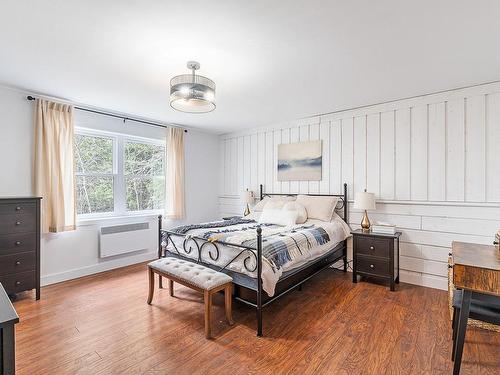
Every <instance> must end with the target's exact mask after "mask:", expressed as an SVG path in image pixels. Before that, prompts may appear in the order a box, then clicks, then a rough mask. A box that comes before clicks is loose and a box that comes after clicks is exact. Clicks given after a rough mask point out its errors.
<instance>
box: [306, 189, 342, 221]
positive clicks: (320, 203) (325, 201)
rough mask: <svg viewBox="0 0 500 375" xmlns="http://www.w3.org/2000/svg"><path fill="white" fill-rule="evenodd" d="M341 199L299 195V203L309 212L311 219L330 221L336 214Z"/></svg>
mask: <svg viewBox="0 0 500 375" xmlns="http://www.w3.org/2000/svg"><path fill="white" fill-rule="evenodd" d="M338 200H339V198H338V197H329V196H314V195H302V194H300V195H298V196H297V203H300V204H301V205H303V206H304V207H305V208H306V210H307V217H308V218H309V219H318V220H322V221H330V220H331V219H332V215H333V213H334V212H335V206H337V202H338Z"/></svg>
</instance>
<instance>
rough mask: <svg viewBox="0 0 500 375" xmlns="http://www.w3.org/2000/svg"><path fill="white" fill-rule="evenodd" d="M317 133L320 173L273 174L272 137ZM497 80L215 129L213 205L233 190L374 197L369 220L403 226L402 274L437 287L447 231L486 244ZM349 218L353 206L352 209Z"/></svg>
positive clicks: (493, 217)
mask: <svg viewBox="0 0 500 375" xmlns="http://www.w3.org/2000/svg"><path fill="white" fill-rule="evenodd" d="M316 139H321V140H322V150H323V152H322V155H323V165H322V169H323V170H322V180H321V181H319V182H318V181H300V182H299V181H277V147H278V145H279V144H280V143H289V142H290V143H292V142H299V141H309V140H316ZM499 144H500V84H496V85H484V87H475V88H470V89H463V90H455V91H451V92H448V93H440V94H435V95H429V96H423V97H419V98H415V99H409V100H402V101H400V102H392V103H388V104H384V105H378V106H374V107H366V108H362V109H359V110H352V111H346V112H341V113H335V114H328V115H322V116H317V117H313V118H310V119H302V120H296V121H292V122H290V123H289V124H279V125H276V126H274V127H270V128H265V129H259V130H255V131H249V132H246V133H243V134H241V133H234V134H230V135H223V136H221V143H220V146H221V151H220V155H221V178H220V181H221V189H220V191H221V197H220V200H219V206H220V213H221V214H231V215H236V214H240V213H241V211H242V210H243V208H244V205H243V204H242V202H241V197H240V195H241V190H242V189H243V188H247V187H251V188H252V190H254V191H255V192H258V185H259V184H260V183H263V184H264V185H265V190H266V191H268V192H275V193H288V192H290V193H317V192H319V193H321V194H326V193H329V194H340V193H342V184H343V182H347V183H348V187H349V188H348V194H349V199H350V200H352V199H353V197H354V192H356V191H361V190H362V189H364V188H365V187H366V188H367V189H368V190H369V191H371V192H374V193H375V194H376V195H377V198H378V199H379V200H381V201H379V203H377V210H376V211H375V212H373V213H371V214H370V217H371V218H372V221H380V222H386V223H393V224H395V225H396V226H397V227H398V228H399V229H400V230H401V231H402V232H403V236H402V238H401V241H402V242H401V244H402V251H401V266H402V272H401V280H402V281H407V282H413V283H417V284H420V285H428V286H434V287H440V288H445V287H446V274H445V271H446V261H447V254H448V252H449V251H450V247H451V242H452V241H453V240H459V241H467V242H477V243H484V244H490V243H491V241H492V238H493V234H494V231H495V230H496V229H497V228H499V227H500V173H498V166H499V165H500V152H498V145H499ZM349 211H350V224H351V227H352V228H357V227H358V226H359V221H360V220H361V213H360V212H357V211H356V210H352V204H350V210H349Z"/></svg>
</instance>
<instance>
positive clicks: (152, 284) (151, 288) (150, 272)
mask: <svg viewBox="0 0 500 375" xmlns="http://www.w3.org/2000/svg"><path fill="white" fill-rule="evenodd" d="M148 275H149V294H148V305H151V301H152V300H153V293H154V290H155V274H154V272H153V269H152V268H151V267H148Z"/></svg>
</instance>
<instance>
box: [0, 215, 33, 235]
mask: <svg viewBox="0 0 500 375" xmlns="http://www.w3.org/2000/svg"><path fill="white" fill-rule="evenodd" d="M35 231H36V216H35V215H30V214H19V215H0V234H10V233H26V232H35Z"/></svg>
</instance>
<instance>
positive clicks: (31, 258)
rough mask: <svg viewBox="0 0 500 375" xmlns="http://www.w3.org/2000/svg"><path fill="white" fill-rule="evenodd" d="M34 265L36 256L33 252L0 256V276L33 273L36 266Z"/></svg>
mask: <svg viewBox="0 0 500 375" xmlns="http://www.w3.org/2000/svg"><path fill="white" fill-rule="evenodd" d="M35 263H36V255H35V252H34V251H33V252H29V253H18V254H11V255H4V256H0V276H1V275H9V274H13V273H19V272H25V271H34V270H35V266H36V264H35Z"/></svg>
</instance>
